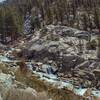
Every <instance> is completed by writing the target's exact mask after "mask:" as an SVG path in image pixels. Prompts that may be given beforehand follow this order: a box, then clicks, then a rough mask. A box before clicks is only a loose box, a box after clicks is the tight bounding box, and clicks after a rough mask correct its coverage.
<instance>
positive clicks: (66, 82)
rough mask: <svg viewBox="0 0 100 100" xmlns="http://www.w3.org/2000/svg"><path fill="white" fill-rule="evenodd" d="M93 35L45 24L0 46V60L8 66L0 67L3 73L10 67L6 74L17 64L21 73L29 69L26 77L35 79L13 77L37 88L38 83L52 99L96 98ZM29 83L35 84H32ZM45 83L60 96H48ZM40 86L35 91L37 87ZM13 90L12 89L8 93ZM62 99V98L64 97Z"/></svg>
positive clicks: (97, 83)
mask: <svg viewBox="0 0 100 100" xmlns="http://www.w3.org/2000/svg"><path fill="white" fill-rule="evenodd" d="M96 37H97V35H96V34H94V33H89V32H86V31H80V30H77V29H74V28H70V27H66V26H60V25H56V26H54V25H48V26H46V27H44V28H43V29H40V30H39V31H36V32H35V33H34V34H28V35H25V38H19V40H18V41H16V42H15V44H13V45H8V46H3V45H2V46H1V51H0V52H1V55H0V61H1V62H2V63H5V64H7V66H9V67H10V68H9V67H7V69H6V68H4V67H2V65H0V66H1V68H0V69H2V71H3V72H4V73H6V74H7V73H8V72H9V69H12V68H13V70H12V71H10V72H9V73H10V74H12V72H13V73H16V69H17V67H18V66H19V67H18V68H19V69H20V71H21V73H24V74H25V73H27V71H29V72H28V74H27V77H28V78H29V77H30V78H29V79H30V80H31V76H32V77H33V76H35V77H36V79H38V80H39V82H37V81H36V80H34V78H32V79H33V80H32V82H33V83H32V82H31V81H30V83H28V82H27V81H28V78H25V77H26V76H24V77H22V76H23V75H22V76H21V75H20V76H19V75H18V74H17V75H16V74H14V76H15V78H16V79H17V81H21V82H22V83H24V84H27V85H28V86H30V87H32V88H36V87H37V88H39V87H40V86H41V84H42V86H41V88H42V90H44V91H48V94H49V96H50V97H51V98H53V100H62V98H63V97H65V98H67V99H68V98H70V99H68V100H83V99H84V98H85V99H87V98H92V100H99V99H100V98H99V97H100V95H99V94H100V91H99V89H100V80H99V77H100V71H99V70H100V62H99V59H98V58H97V45H98V44H97V41H96V40H97V39H96ZM30 73H31V74H30ZM1 76H2V75H1ZM8 76H9V75H8ZM20 77H22V78H20ZM24 79H25V80H24ZM41 81H42V82H43V83H41ZM40 83H41V84H40ZM33 84H34V85H37V86H36V87H34V85H33ZM43 84H45V85H43ZM48 85H49V86H53V88H56V89H55V90H53V91H56V92H57V91H59V94H60V95H62V96H61V98H60V97H58V98H59V99H58V98H55V97H54V96H51V95H50V93H51V94H52V95H53V91H51V88H47V87H48ZM41 88H39V89H36V90H41ZM25 89H27V87H26V88H24V90H25ZM49 89H50V91H49ZM17 90H18V89H17ZM17 90H13V89H12V91H11V92H10V95H12V93H13V91H17ZM24 90H23V89H21V90H18V91H21V92H22V91H24ZM19 93H20V92H19ZM19 93H18V94H19ZM25 93H26V92H25ZM66 93H67V94H69V95H67V94H66ZM1 94H2V93H1ZM18 94H16V95H18ZM23 95H24V94H23ZM29 95H30V94H29ZM56 95H58V93H57V94H56ZM65 95H66V96H65ZM71 95H73V96H74V97H76V98H75V99H73V98H71V97H73V96H71ZM77 95H78V96H77ZM27 98H28V97H27ZM32 98H33V97H32ZM65 98H63V100H67V99H65ZM8 100H11V98H10V99H8ZM19 100H20V99H19ZM21 100H22V99H21ZM27 100H28V99H27ZM29 100H30V99H29ZM36 100H37V99H36ZM43 100H44V99H43ZM46 100H47V99H46Z"/></svg>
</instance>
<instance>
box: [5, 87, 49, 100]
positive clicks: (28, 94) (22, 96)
mask: <svg viewBox="0 0 100 100" xmlns="http://www.w3.org/2000/svg"><path fill="white" fill-rule="evenodd" d="M6 100H48V97H47V95H46V93H44V92H43V93H35V92H34V91H26V90H24V89H15V88H11V89H10V90H9V92H8V95H7V98H6Z"/></svg>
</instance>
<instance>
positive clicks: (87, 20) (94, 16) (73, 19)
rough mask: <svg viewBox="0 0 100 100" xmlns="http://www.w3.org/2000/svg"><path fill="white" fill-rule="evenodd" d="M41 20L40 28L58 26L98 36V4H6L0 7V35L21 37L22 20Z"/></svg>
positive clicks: (70, 0) (57, 0)
mask: <svg viewBox="0 0 100 100" xmlns="http://www.w3.org/2000/svg"><path fill="white" fill-rule="evenodd" d="M27 12H29V13H30V15H31V16H32V17H34V16H40V17H39V18H41V22H40V24H42V25H47V24H61V25H66V26H70V27H75V28H78V29H82V30H86V31H94V30H95V31H96V32H98V33H100V0H6V1H5V2H4V3H3V4H2V5H1V6H0V34H1V33H2V34H4V37H5V36H6V33H7V34H8V33H9V34H10V35H11V36H12V38H13V37H14V36H15V37H16V35H15V34H17V35H18V33H22V27H23V22H24V17H25V15H26V13H27Z"/></svg>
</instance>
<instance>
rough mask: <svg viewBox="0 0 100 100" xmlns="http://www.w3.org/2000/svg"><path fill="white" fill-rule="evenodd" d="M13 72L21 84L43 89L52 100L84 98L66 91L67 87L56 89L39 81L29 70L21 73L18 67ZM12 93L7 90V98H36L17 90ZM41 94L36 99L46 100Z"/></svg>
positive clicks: (6, 69) (10, 99)
mask: <svg viewBox="0 0 100 100" xmlns="http://www.w3.org/2000/svg"><path fill="white" fill-rule="evenodd" d="M0 68H1V67H0ZM2 69H3V72H6V73H8V72H9V69H8V68H6V67H3V68H2ZM10 71H11V70H10ZM14 74H15V76H16V80H17V81H19V82H21V83H22V84H25V85H26V86H29V87H31V88H34V89H35V90H36V91H38V92H39V93H40V92H44V91H45V92H46V93H47V94H48V97H51V98H52V99H53V100H86V99H84V98H83V97H80V96H77V95H75V94H74V93H73V92H71V91H68V90H67V89H66V90H65V89H57V88H56V87H53V86H52V85H48V84H47V83H46V82H44V81H41V80H39V79H38V78H37V77H36V76H34V75H32V73H31V72H29V71H27V72H26V73H24V74H23V73H22V72H21V71H20V69H17V70H16V71H15V72H14ZM13 91H14V90H13ZM15 92H16V91H15ZM12 93H13V92H12V91H10V92H9V95H10V96H9V98H8V99H7V100H36V99H31V97H32V98H34V97H33V96H30V94H27V95H25V94H23V93H19V92H18V93H17V94H15V95H12ZM18 95H22V96H23V98H22V99H20V98H19V99H18ZM43 95H45V94H40V96H38V98H37V100H47V99H45V96H43ZM13 96H14V97H13ZM42 96H43V97H42ZM10 97H11V98H10ZM28 97H30V99H27V98H28ZM16 98H17V99H16ZM42 98H44V99H42Z"/></svg>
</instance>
